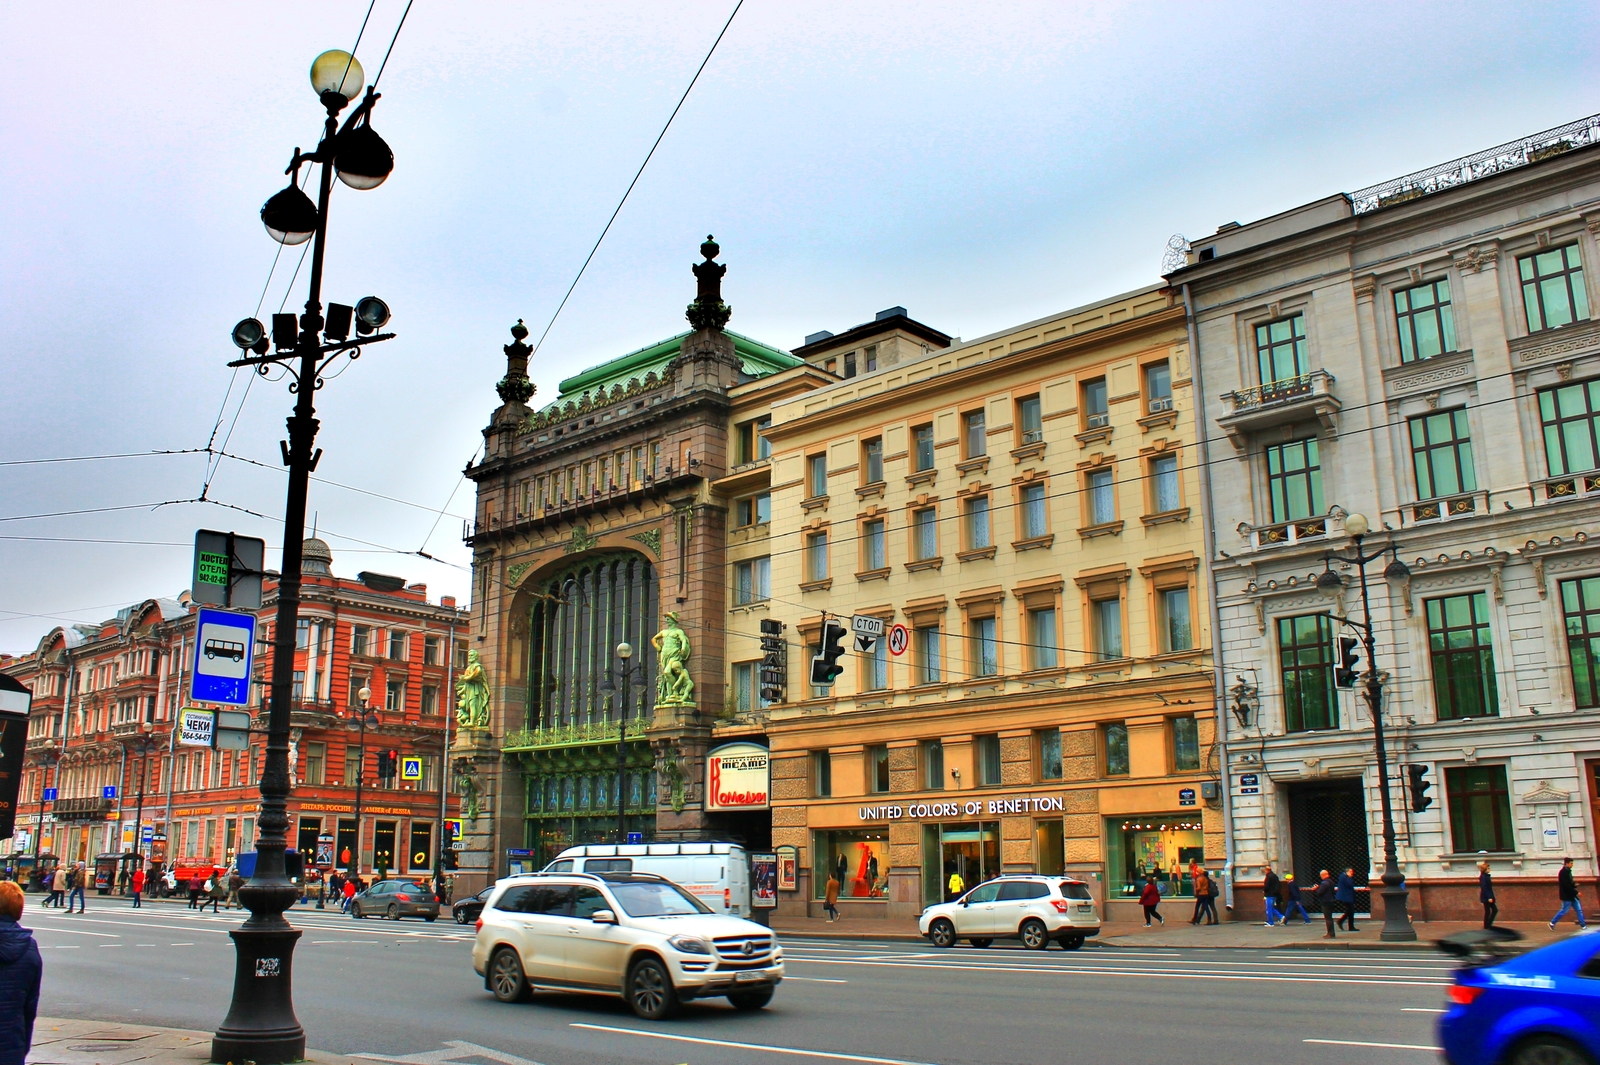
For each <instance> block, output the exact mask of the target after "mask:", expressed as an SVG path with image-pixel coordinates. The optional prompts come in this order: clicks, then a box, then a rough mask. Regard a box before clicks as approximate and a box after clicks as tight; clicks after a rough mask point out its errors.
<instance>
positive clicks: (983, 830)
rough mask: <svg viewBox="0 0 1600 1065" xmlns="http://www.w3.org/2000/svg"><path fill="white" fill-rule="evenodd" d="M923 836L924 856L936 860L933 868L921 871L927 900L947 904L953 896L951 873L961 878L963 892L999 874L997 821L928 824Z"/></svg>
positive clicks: (998, 832)
mask: <svg viewBox="0 0 1600 1065" xmlns="http://www.w3.org/2000/svg"><path fill="white" fill-rule="evenodd" d="M926 836H927V838H926V839H925V840H924V841H923V853H924V854H926V855H928V856H929V857H930V858H932V857H933V856H935V855H937V861H938V865H937V867H936V868H928V869H925V870H924V874H923V880H924V883H923V895H924V898H925V900H926V901H929V902H939V901H948V900H950V899H952V898H954V897H955V896H954V895H953V894H951V892H950V876H951V874H952V873H954V874H957V875H959V876H960V877H961V885H962V890H966V889H968V888H971V887H972V886H973V885H975V884H981V883H983V882H984V881H985V880H990V879H993V878H994V877H996V876H999V875H1000V822H998V821H982V822H978V823H976V824H958V825H929V826H928V827H927V832H926ZM927 864H928V865H930V866H932V865H933V864H934V863H933V862H931V861H930V862H928V863H927Z"/></svg>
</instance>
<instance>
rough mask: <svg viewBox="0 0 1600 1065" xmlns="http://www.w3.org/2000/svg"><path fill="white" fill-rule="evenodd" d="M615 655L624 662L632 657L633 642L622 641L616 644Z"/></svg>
mask: <svg viewBox="0 0 1600 1065" xmlns="http://www.w3.org/2000/svg"><path fill="white" fill-rule="evenodd" d="M617 657H618V658H620V659H622V660H623V661H624V662H626V661H627V660H628V659H630V658H632V657H633V644H631V643H628V642H627V641H623V642H622V643H619V644H617Z"/></svg>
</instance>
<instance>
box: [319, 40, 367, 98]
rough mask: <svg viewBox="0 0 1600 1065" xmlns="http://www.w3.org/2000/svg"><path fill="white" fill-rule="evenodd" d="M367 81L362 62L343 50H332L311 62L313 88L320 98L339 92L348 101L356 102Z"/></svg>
mask: <svg viewBox="0 0 1600 1065" xmlns="http://www.w3.org/2000/svg"><path fill="white" fill-rule="evenodd" d="M366 79H367V72H366V71H364V70H362V69H361V61H360V60H359V59H357V58H356V57H355V56H353V55H351V54H350V53H349V52H346V51H345V50H344V49H342V48H330V49H328V50H327V51H326V52H323V53H322V54H321V55H319V56H317V58H315V59H313V60H312V61H311V87H312V88H313V89H315V90H316V91H317V95H318V96H321V95H322V94H323V93H325V92H337V93H339V94H341V95H342V96H343V97H344V98H345V99H346V100H354V99H355V98H356V97H357V96H360V95H361V86H362V85H363V84H365V83H366Z"/></svg>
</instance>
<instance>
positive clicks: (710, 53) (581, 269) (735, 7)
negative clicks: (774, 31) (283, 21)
mask: <svg viewBox="0 0 1600 1065" xmlns="http://www.w3.org/2000/svg"><path fill="white" fill-rule="evenodd" d="M743 6H744V0H739V2H738V3H736V4H734V5H733V14H731V15H729V16H728V21H727V22H724V23H723V24H722V32H721V33H718V34H717V39H716V40H714V41H712V42H711V48H710V50H709V51H707V52H706V57H705V58H704V59H702V60H700V66H699V67H698V68H697V69H696V70H695V72H694V77H692V78H690V79H689V85H688V88H686V89H684V90H683V95H682V96H680V97H678V104H677V106H676V107H674V108H673V109H672V114H670V115H668V116H667V123H666V125H664V126H662V127H661V132H660V133H658V134H656V139H655V143H654V144H652V145H650V151H648V152H647V153H645V157H644V162H642V163H640V164H639V169H638V171H636V172H635V173H634V175H633V180H632V181H630V182H628V188H627V190H626V191H624V192H623V194H622V199H620V200H618V201H617V208H616V210H614V211H612V212H611V217H610V218H608V219H606V225H605V228H604V229H602V230H601V231H600V236H598V237H597V238H595V242H594V247H592V248H590V249H589V254H588V255H586V256H584V259H583V265H582V266H580V267H578V274H577V276H576V277H574V278H573V279H572V284H570V285H568V286H567V294H566V295H565V296H562V297H561V302H560V303H559V304H557V305H556V313H555V314H552V315H551V316H550V321H549V322H547V323H546V324H545V327H544V332H542V333H540V334H539V339H538V340H537V341H535V342H534V345H533V351H532V352H530V353H529V357H530V358H531V357H532V356H533V355H536V354H538V352H539V347H540V345H542V344H543V343H544V340H545V337H547V336H549V335H550V330H551V328H552V327H553V326H554V325H555V324H556V319H557V318H559V317H561V310H562V308H564V307H565V306H566V305H567V300H568V299H570V298H571V297H572V290H573V289H575V288H577V287H578V282H579V281H581V280H582V279H583V274H584V271H585V270H587V269H589V263H590V261H592V260H593V259H594V253H595V252H597V251H599V250H600V242H601V241H603V240H605V239H606V234H607V233H609V232H611V223H613V222H615V221H616V220H617V215H619V214H621V213H622V206H623V204H625V203H627V202H628V197H629V195H631V194H632V193H633V187H634V186H635V185H637V184H638V183H639V178H640V177H642V176H643V175H644V168H645V167H647V166H649V165H650V160H651V158H653V157H654V156H655V154H656V149H657V148H659V147H660V146H661V140H662V138H664V137H665V136H666V135H667V130H669V129H671V128H672V120H673V119H675V118H677V117H678V111H679V110H680V109H681V108H682V107H683V102H684V101H685V100H687V99H688V98H689V93H690V91H691V90H692V89H693V88H694V86H695V82H697V81H699V80H700V74H701V72H702V71H704V70H705V69H706V64H707V63H709V62H711V57H712V56H713V55H714V54H716V51H717V45H719V44H721V43H722V38H723V35H724V34H726V33H727V32H728V27H729V26H731V25H733V19H734V16H735V15H737V14H738V13H739V9H740V8H741V7H743ZM410 8H411V5H410V4H409V3H407V4H406V9H407V10H410ZM396 32H398V31H396Z"/></svg>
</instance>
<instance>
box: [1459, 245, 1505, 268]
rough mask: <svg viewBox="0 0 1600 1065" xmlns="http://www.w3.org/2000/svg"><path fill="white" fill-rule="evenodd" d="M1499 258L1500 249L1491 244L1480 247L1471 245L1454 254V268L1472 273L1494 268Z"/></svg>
mask: <svg viewBox="0 0 1600 1065" xmlns="http://www.w3.org/2000/svg"><path fill="white" fill-rule="evenodd" d="M1499 259H1500V249H1499V248H1498V247H1497V246H1495V245H1493V244H1490V245H1487V246H1483V247H1480V246H1478V245H1476V244H1475V245H1473V246H1472V247H1470V248H1468V249H1467V250H1466V251H1464V252H1462V253H1460V254H1459V255H1457V256H1455V264H1456V269H1458V270H1462V271H1466V270H1471V271H1472V272H1473V273H1475V274H1476V273H1480V272H1482V271H1483V270H1484V269H1490V270H1492V269H1494V267H1495V265H1496V264H1497V263H1498V262H1499Z"/></svg>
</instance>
